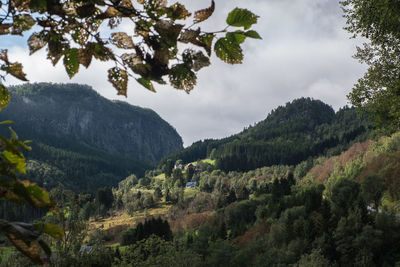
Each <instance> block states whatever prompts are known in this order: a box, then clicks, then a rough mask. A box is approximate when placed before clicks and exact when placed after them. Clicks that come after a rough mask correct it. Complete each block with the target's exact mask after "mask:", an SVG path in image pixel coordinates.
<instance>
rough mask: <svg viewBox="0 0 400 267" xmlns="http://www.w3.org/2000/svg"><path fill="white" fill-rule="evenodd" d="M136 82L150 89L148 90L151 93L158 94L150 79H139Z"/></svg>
mask: <svg viewBox="0 0 400 267" xmlns="http://www.w3.org/2000/svg"><path fill="white" fill-rule="evenodd" d="M136 81H137V82H138V83H140V84H141V85H143V86H144V87H145V88H146V89H148V90H150V91H152V92H154V93H155V92H156V90H155V89H154V86H153V84H152V83H151V81H150V80H149V79H146V78H139V79H136Z"/></svg>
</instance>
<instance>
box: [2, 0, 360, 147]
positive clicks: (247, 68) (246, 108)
mask: <svg viewBox="0 0 400 267" xmlns="http://www.w3.org/2000/svg"><path fill="white" fill-rule="evenodd" d="M209 2H211V1H189V0H185V1H183V3H185V4H187V6H188V7H189V8H190V10H193V11H194V10H197V9H200V8H205V7H208V6H209V4H210V3H209ZM236 6H239V7H244V8H248V9H250V10H252V11H254V12H255V13H256V14H257V15H259V16H260V18H259V23H258V24H257V25H256V26H255V29H256V30H257V31H258V32H259V33H260V34H261V36H262V37H263V40H261V41H260V40H248V41H246V44H245V45H244V53H245V60H244V63H243V64H242V65H236V66H230V65H227V64H224V63H222V62H221V61H219V60H218V59H217V58H215V57H213V58H212V65H211V66H210V67H209V68H207V69H204V70H202V71H200V73H199V79H198V85H197V87H196V88H195V89H194V91H192V93H191V94H190V95H187V94H186V93H184V92H182V91H177V90H174V89H172V88H170V87H162V86H157V87H156V89H157V91H158V93H157V94H154V93H151V92H149V91H147V90H146V89H144V88H142V87H141V86H140V85H138V84H137V83H136V82H135V81H134V80H131V81H130V83H129V91H128V98H127V99H126V101H128V102H129V103H131V104H134V105H139V106H142V107H148V108H151V109H153V110H155V111H156V112H158V113H159V114H160V115H161V116H162V117H163V118H164V119H165V120H167V121H168V122H169V123H170V124H172V125H173V126H174V127H175V128H176V129H177V130H178V132H179V133H180V134H181V135H182V137H183V139H184V142H185V145H190V144H191V143H192V142H194V141H196V140H199V139H205V138H220V137H225V136H228V135H231V134H234V133H237V132H238V131H240V130H242V129H243V128H244V127H247V126H248V125H249V124H253V123H255V122H257V121H260V120H262V119H264V118H265V117H266V115H267V114H268V113H269V112H270V111H271V109H273V108H276V107H277V106H278V105H283V104H285V103H286V102H288V101H291V100H293V99H294V98H298V97H301V96H310V97H313V98H316V99H321V100H323V101H324V102H326V103H328V104H330V105H332V106H333V107H334V108H336V109H337V108H339V107H341V106H343V105H345V104H347V100H346V95H347V94H348V92H349V91H350V90H351V87H352V85H353V84H354V83H355V82H356V80H357V79H358V77H360V76H361V75H362V73H363V72H364V70H365V68H364V67H363V66H361V65H359V64H358V63H357V62H356V61H355V60H354V59H352V57H351V56H352V54H353V53H354V51H355V45H356V43H357V41H356V40H351V39H349V38H348V37H349V34H347V33H346V32H345V31H344V30H343V29H342V27H343V26H344V19H343V18H342V14H341V10H340V7H339V4H338V3H337V1H331V0H248V1H246V2H244V1H240V0H231V1H222V0H219V1H216V13H215V15H214V16H213V19H211V20H210V21H209V22H207V23H205V27H206V29H208V30H212V29H215V28H216V29H220V28H223V27H224V23H225V18H226V15H227V14H228V12H229V11H230V10H231V9H233V8H234V7H236ZM123 27H124V28H126V27H127V26H126V25H125V24H124V26H123ZM10 57H12V58H13V59H14V60H18V61H21V62H22V63H23V64H24V66H25V70H26V72H27V73H28V75H29V78H30V80H31V81H38V82H39V81H51V82H76V83H86V84H89V85H91V86H93V87H94V88H95V89H96V90H97V91H98V92H99V93H100V94H102V95H103V96H105V97H107V98H112V99H121V100H124V99H125V98H123V97H118V96H116V93H115V90H114V89H113V88H112V86H111V85H110V84H109V83H108V82H107V77H106V76H107V68H108V67H109V66H111V65H110V64H104V63H100V62H94V63H92V66H91V67H90V68H89V70H85V69H83V68H82V69H81V71H80V73H79V74H77V75H76V76H75V77H74V78H73V79H72V80H69V78H68V76H67V75H66V73H65V71H64V69H63V66H62V64H58V65H57V67H56V68H54V67H53V66H52V65H51V64H50V62H49V61H48V60H45V58H46V55H45V51H40V52H37V53H36V54H35V55H33V56H30V57H29V56H28V51H27V50H26V48H21V47H20V46H16V47H13V48H12V49H10ZM9 82H11V83H12V82H14V80H10V81H9Z"/></svg>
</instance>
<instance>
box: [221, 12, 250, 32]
mask: <svg viewBox="0 0 400 267" xmlns="http://www.w3.org/2000/svg"><path fill="white" fill-rule="evenodd" d="M257 19H258V16H256V15H254V14H253V13H252V12H250V11H249V10H247V9H242V8H235V9H234V10H232V11H231V12H230V13H229V15H228V18H227V19H226V23H227V24H228V25H230V26H234V27H243V28H244V29H245V30H248V29H250V27H251V26H252V25H253V24H255V23H257Z"/></svg>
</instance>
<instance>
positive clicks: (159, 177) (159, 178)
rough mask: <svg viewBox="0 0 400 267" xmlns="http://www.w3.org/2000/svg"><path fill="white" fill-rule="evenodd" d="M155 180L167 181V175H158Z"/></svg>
mask: <svg viewBox="0 0 400 267" xmlns="http://www.w3.org/2000/svg"><path fill="white" fill-rule="evenodd" d="M154 178H155V179H158V180H165V173H161V174H159V175H157V176H156V177H154Z"/></svg>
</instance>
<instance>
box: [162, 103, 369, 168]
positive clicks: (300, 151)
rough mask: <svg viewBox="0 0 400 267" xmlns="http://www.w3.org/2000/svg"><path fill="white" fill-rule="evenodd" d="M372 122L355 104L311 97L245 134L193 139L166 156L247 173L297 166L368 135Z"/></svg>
mask: <svg viewBox="0 0 400 267" xmlns="http://www.w3.org/2000/svg"><path fill="white" fill-rule="evenodd" d="M371 130H372V125H371V123H370V122H369V120H368V118H367V116H366V115H360V114H358V113H357V111H356V110H355V109H354V108H348V107H344V108H342V109H340V110H339V111H337V112H336V113H335V111H334V110H333V109H332V107H330V106H329V105H327V104H325V103H323V102H321V101H319V100H313V99H310V98H301V99H297V100H294V101H293V102H291V103H287V104H286V105H285V106H280V107H278V108H276V109H275V110H273V111H271V112H270V114H268V116H267V118H266V119H265V120H263V121H261V122H259V123H257V124H255V125H254V126H250V127H249V128H246V129H245V130H243V131H242V132H241V133H239V134H236V135H233V136H230V137H228V138H224V139H220V140H204V141H199V142H196V143H193V144H192V145H191V146H190V147H188V148H185V149H184V150H181V151H178V152H176V153H173V154H172V155H170V156H168V157H166V158H164V159H163V160H162V161H161V165H162V164H165V163H166V162H167V161H168V160H170V161H173V162H175V161H176V160H178V159H181V160H182V161H183V162H184V163H189V162H192V161H196V160H199V159H203V158H207V157H210V158H212V159H215V160H216V161H217V166H218V168H219V169H221V170H224V171H247V170H252V169H255V168H259V167H263V166H271V165H279V164H287V165H293V164H297V163H300V162H301V161H304V160H306V159H307V158H309V157H315V156H319V155H335V154H337V153H340V152H341V151H343V150H344V149H346V148H348V147H349V146H350V145H351V144H352V143H354V142H356V141H362V140H365V139H366V138H368V136H369V134H370V133H371Z"/></svg>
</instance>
